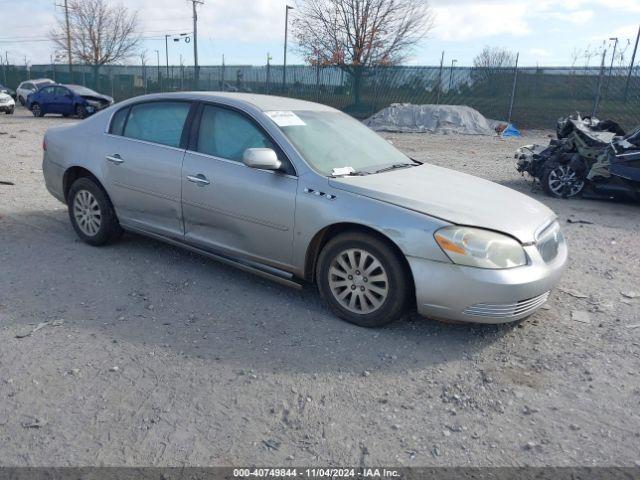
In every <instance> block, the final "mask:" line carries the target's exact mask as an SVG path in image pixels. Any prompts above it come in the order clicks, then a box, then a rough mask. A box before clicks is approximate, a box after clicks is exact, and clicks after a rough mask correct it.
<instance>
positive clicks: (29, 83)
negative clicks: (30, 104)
mask: <svg viewBox="0 0 640 480" xmlns="http://www.w3.org/2000/svg"><path fill="white" fill-rule="evenodd" d="M54 83H56V82H54V81H53V80H51V79H50V78H36V79H34V80H25V81H24V82H22V83H21V84H20V85H18V88H16V95H17V96H18V101H19V102H20V105H24V104H25V103H27V97H28V96H29V94H30V93H33V92H37V91H38V90H40V89H41V88H42V87H46V86H47V85H53V84H54Z"/></svg>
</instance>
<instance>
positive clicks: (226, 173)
mask: <svg viewBox="0 0 640 480" xmlns="http://www.w3.org/2000/svg"><path fill="white" fill-rule="evenodd" d="M195 126H196V127H197V139H196V140H194V145H192V146H191V148H192V149H193V150H194V151H187V153H186V155H185V158H184V164H183V168H182V210H183V215H184V227H185V239H186V240H187V241H188V242H190V243H192V244H194V245H197V246H200V247H202V248H206V249H209V250H213V251H217V252H221V253H226V254H229V255H233V256H239V257H245V258H248V259H250V260H254V261H259V262H263V263H268V264H271V265H273V266H275V267H287V266H290V264H291V255H292V241H293V221H294V213H295V199H296V190H297V183H298V181H297V178H296V177H295V175H294V171H293V170H292V168H291V166H290V164H289V163H288V160H287V159H286V158H284V155H283V154H282V153H281V152H279V151H278V150H277V149H276V148H275V146H274V144H273V142H272V141H271V140H270V139H269V137H268V135H267V134H266V132H264V131H263V130H262V129H261V128H260V127H259V126H258V125H257V124H256V123H255V122H254V121H253V120H252V119H250V118H249V117H247V116H246V115H245V114H243V113H240V112H238V111H236V110H231V109H227V108H223V107H219V106H214V105H204V106H203V108H202V113H201V116H200V118H199V121H198V119H196V122H195ZM265 147H266V148H273V149H274V150H276V153H277V154H278V157H279V158H280V159H281V161H282V162H283V163H284V167H283V170H282V171H267V170H259V169H254V168H249V167H247V166H246V165H245V164H244V163H242V155H243V153H244V151H245V150H246V149H247V148H265Z"/></svg>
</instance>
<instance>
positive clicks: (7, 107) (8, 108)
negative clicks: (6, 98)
mask: <svg viewBox="0 0 640 480" xmlns="http://www.w3.org/2000/svg"><path fill="white" fill-rule="evenodd" d="M15 108H16V104H15V103H2V104H0V112H13V111H14V110H15Z"/></svg>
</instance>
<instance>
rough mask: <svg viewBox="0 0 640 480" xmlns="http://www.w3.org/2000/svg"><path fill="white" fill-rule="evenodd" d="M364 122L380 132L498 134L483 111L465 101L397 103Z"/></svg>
mask: <svg viewBox="0 0 640 480" xmlns="http://www.w3.org/2000/svg"><path fill="white" fill-rule="evenodd" d="M364 123H365V125H367V126H368V127H369V128H371V129H373V130H376V131H379V132H405V133H411V132H415V133H443V134H449V133H458V134H463V135H496V132H495V130H494V129H493V127H492V125H491V123H490V122H489V121H488V120H487V119H486V118H485V117H484V116H483V115H482V114H481V113H480V112H478V111H477V110H475V109H473V108H471V107H467V106H464V105H412V104H410V103H394V104H392V105H391V106H389V107H387V108H385V109H383V110H380V111H379V112H378V113H376V114H374V115H373V116H371V117H369V118H368V119H367V120H365V121H364Z"/></svg>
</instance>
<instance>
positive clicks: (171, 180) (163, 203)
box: [102, 101, 191, 240]
mask: <svg viewBox="0 0 640 480" xmlns="http://www.w3.org/2000/svg"><path fill="white" fill-rule="evenodd" d="M190 107H191V103H190V102H183V101H156V102H146V103H139V104H136V105H133V106H132V107H131V108H130V109H124V110H121V111H119V112H117V113H116V114H115V115H114V117H113V120H112V125H111V130H110V134H109V135H107V136H106V137H105V138H106V141H105V143H104V146H103V149H102V150H103V151H102V154H103V162H104V165H105V177H106V180H107V189H108V191H109V196H110V197H111V200H112V201H113V204H114V207H115V210H116V212H117V214H118V218H119V219H120V222H121V223H122V224H123V225H124V226H130V227H134V228H140V229H143V230H145V231H149V232H152V233H157V234H160V235H164V236H169V237H172V238H175V239H179V240H182V239H183V225H182V208H181V205H180V189H181V180H180V178H181V173H182V160H183V158H184V148H181V147H180V143H181V138H182V131H183V129H184V126H185V123H186V119H187V115H188V113H189V109H190Z"/></svg>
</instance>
